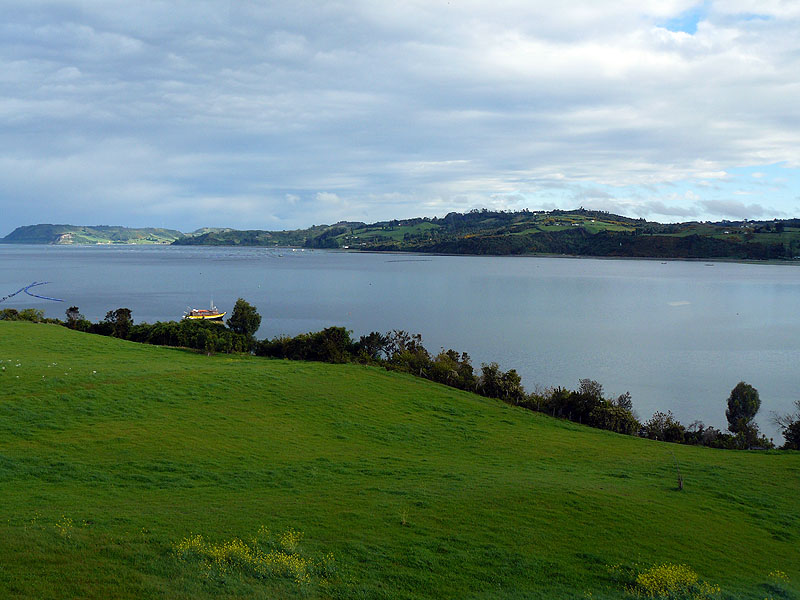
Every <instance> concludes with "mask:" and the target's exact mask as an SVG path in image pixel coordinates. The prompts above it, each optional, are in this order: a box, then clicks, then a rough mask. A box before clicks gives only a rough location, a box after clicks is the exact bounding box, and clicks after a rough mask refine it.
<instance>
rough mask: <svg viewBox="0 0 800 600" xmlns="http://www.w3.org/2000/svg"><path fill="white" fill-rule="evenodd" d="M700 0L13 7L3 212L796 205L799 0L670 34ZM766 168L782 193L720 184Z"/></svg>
mask: <svg viewBox="0 0 800 600" xmlns="http://www.w3.org/2000/svg"><path fill="white" fill-rule="evenodd" d="M696 5H697V2H695V1H693V0H671V1H662V0H646V1H641V0H640V1H634V0H624V1H621V2H616V3H598V2H595V1H590V0H571V1H569V2H565V3H562V5H560V6H559V7H558V8H554V7H553V4H552V3H545V2H532V1H530V0H525V1H523V0H519V1H512V0H509V1H499V2H494V3H491V4H487V3H485V2H480V1H478V0H469V1H462V2H458V3H448V2H444V1H433V2H430V1H429V2H422V1H413V2H404V3H394V2H380V1H375V0H370V1H367V0H363V1H360V2H353V3H345V4H342V3H335V2H314V3H305V2H299V3H291V4H285V3H278V2H267V3H261V2H254V1H247V0H242V1H240V2H235V3H229V4H220V3H196V2H187V1H176V2H172V3H158V2H153V3H143V4H142V3H139V4H136V5H130V6H127V5H119V4H108V3H105V2H98V1H90V0H73V1H65V2H62V3H59V4H58V5H54V4H51V3H49V2H44V1H41V2H39V1H36V0H31V1H30V2H26V3H20V4H17V5H11V6H7V7H6V11H5V12H6V13H7V14H5V15H4V20H3V23H2V24H0V98H2V100H0V124H2V127H0V177H3V181H4V182H6V185H5V187H6V188H7V189H8V190H11V191H13V192H14V193H15V194H18V196H16V197H18V198H20V197H21V198H25V200H26V203H27V205H28V206H30V209H29V210H28V211H27V212H26V211H25V210H22V209H18V208H17V209H15V211H14V219H15V221H14V222H13V223H8V222H6V223H5V224H6V227H7V228H13V227H14V226H16V225H22V224H27V223H30V222H34V221H36V220H42V218H43V215H48V214H52V213H57V212H58V210H59V209H58V206H59V204H61V203H63V202H64V201H65V199H66V200H68V201H69V202H70V203H71V205H72V206H74V207H78V206H85V211H86V213H91V210H93V209H94V208H96V207H97V206H98V202H100V204H101V205H103V206H107V207H108V210H109V211H112V210H117V211H118V213H117V214H118V215H119V221H120V222H125V220H126V218H127V217H126V216H125V215H126V214H127V211H129V210H130V204H129V199H130V198H131V197H133V196H135V195H136V194H137V193H138V194H139V196H140V203H141V204H145V205H147V204H149V203H152V206H153V209H152V211H153V213H154V214H155V213H156V212H159V211H160V213H159V214H162V215H165V214H166V212H165V209H164V207H165V206H179V205H181V203H182V202H184V201H185V199H187V198H192V197H197V198H208V199H211V201H210V202H208V203H206V202H198V203H197V206H208V207H211V206H212V205H213V204H214V203H215V202H222V203H223V204H227V205H230V206H231V207H232V208H231V210H232V211H233V210H234V207H236V208H235V211H236V217H235V219H232V220H236V221H237V223H241V224H246V223H247V220H248V214H250V216H251V218H252V219H253V222H257V221H258V222H261V221H263V218H262V217H263V215H264V214H269V215H272V217H270V218H274V219H275V222H276V224H280V225H281V226H283V225H287V224H289V225H290V226H305V225H308V224H309V222H311V221H313V222H320V220H321V219H320V217H322V216H325V218H326V219H327V220H338V219H339V218H351V217H354V216H357V217H358V218H361V219H364V220H375V219H380V218H391V217H394V216H413V215H415V214H430V211H446V210H450V209H453V210H468V209H470V208H472V207H473V206H472V205H475V206H487V207H488V206H492V207H499V206H506V207H511V208H515V207H517V206H519V207H522V206H521V205H520V202H521V200H520V199H527V200H528V201H529V202H531V203H534V202H535V203H537V204H538V206H555V205H558V206H560V207H562V208H569V206H562V205H563V204H564V203H567V202H579V201H581V200H586V201H587V202H588V201H590V200H591V202H594V203H597V205H598V206H599V205H601V204H602V205H604V206H609V207H616V208H617V209H619V210H622V211H624V210H628V211H634V212H635V211H638V212H637V213H636V214H656V215H661V216H663V217H665V218H670V217H675V218H682V217H684V216H690V215H691V216H695V215H698V216H699V217H703V216H713V215H714V214H718V213H719V211H722V210H723V208H724V207H723V206H722V205H720V204H716V203H719V202H725V201H727V199H729V198H730V197H731V196H733V195H734V194H735V193H736V192H737V191H744V192H745V193H748V194H756V195H757V194H765V195H766V196H765V197H764V198H763V199H758V201H757V202H754V203H750V204H747V205H742V206H728V207H727V208H725V210H733V211H734V213H736V214H744V212H746V211H756V212H755V213H753V212H751V213H749V214H748V217H754V216H758V214H756V213H758V211H761V212H760V213H759V214H761V215H764V216H768V215H769V214H771V213H768V211H770V210H775V211H783V212H784V213H792V212H793V211H794V210H796V200H795V198H796V196H797V187H796V186H797V180H798V178H797V170H798V169H800V152H798V148H800V117H798V113H797V110H796V106H797V104H798V101H800V85H799V84H798V83H797V76H796V74H797V73H798V72H800V39H798V36H797V35H796V32H797V30H798V27H799V26H800V5H798V3H790V2H781V1H780V0H770V1H764V0H759V1H758V2H755V1H753V2H749V1H745V0H733V1H726V2H721V1H719V2H709V3H707V5H706V8H707V10H706V11H705V14H704V15H702V17H701V20H700V22H699V23H698V25H697V31H696V32H695V33H694V34H689V33H686V32H682V31H669V30H668V29H667V28H666V27H665V26H664V23H665V22H667V21H668V20H669V19H672V18H674V17H676V16H678V15H681V14H682V13H684V11H687V10H690V9H693V8H695V7H696ZM776 163H780V164H782V165H783V167H784V168H785V169H786V171H787V173H788V176H787V182H786V183H785V184H783V186H782V187H780V186H772V187H770V188H767V187H762V188H758V190H757V189H756V188H755V187H748V186H744V185H743V184H741V182H738V183H737V182H735V181H733V179H732V178H731V177H730V176H729V173H730V172H731V171H732V170H734V169H736V168H737V167H744V166H754V167H758V170H757V171H756V172H755V173H754V174H752V175H750V176H749V177H747V179H749V181H750V182H752V184H755V183H757V181H758V179H759V178H758V177H757V174H758V173H760V172H764V170H763V169H762V167H764V166H767V165H774V164H776ZM767 179H769V178H764V180H767ZM670 186H678V187H680V188H681V191H680V192H679V193H678V195H677V196H675V195H671V194H674V191H672V190H670ZM737 186H738V187H737ZM687 187H688V188H691V190H692V193H693V194H695V196H694V197H692V196H691V195H687V194H686V193H685V192H686V191H687V190H686V189H683V188H687ZM126 190H127V191H126ZM136 190H138V192H136ZM754 198H755V196H754ZM98 199H102V200H98ZM0 202H8V200H0ZM266 206H268V207H270V208H269V210H265V207H266ZM159 207H160V208H159ZM272 207H276V208H274V209H273V208H272ZM763 207H772V208H763ZM217 208H218V207H217ZM531 208H533V206H531ZM337 210H338V211H341V214H338V213H336V211H337ZM248 211H252V212H251V213H248ZM392 211H394V212H392ZM705 211H708V212H705ZM714 211H716V212H714ZM765 211H766V212H765ZM139 212H140V213H145V214H146V213H147V209H143V210H140V211H139ZM8 214H10V213H8ZM73 214H74V213H73ZM130 214H131V215H133V213H130ZM720 214H721V213H720ZM135 218H138V217H136V216H135V215H134V216H131V220H134V219H135ZM164 218H167V217H164ZM169 218H170V219H174V221H173V222H172V225H173V226H175V227H178V228H184V227H187V225H185V224H184V223H182V222H180V219H182V218H185V215H182V214H181V213H180V211H175V212H174V213H173V216H171V217H169ZM196 219H197V220H198V221H199V222H193V223H189V224H188V227H195V226H199V225H215V224H217V222H216V221H217V219H219V211H218V210H217V209H212V208H208V209H207V210H206V211H205V212H202V211H201V212H199V213H197V217H196ZM45 220H52V219H45ZM266 226H268V224H267V225H266ZM9 230H10V229H9ZM4 233H7V232H5V231H2V232H0V235H2V234H4Z"/></svg>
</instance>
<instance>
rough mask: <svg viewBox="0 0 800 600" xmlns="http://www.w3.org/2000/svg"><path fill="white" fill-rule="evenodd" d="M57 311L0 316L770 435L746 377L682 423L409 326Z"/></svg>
mask: <svg viewBox="0 0 800 600" xmlns="http://www.w3.org/2000/svg"><path fill="white" fill-rule="evenodd" d="M66 317H67V318H66V320H64V321H60V320H58V319H47V318H45V317H44V313H43V311H40V310H36V309H24V310H22V311H17V310H16V309H3V310H0V320H7V321H30V322H35V323H42V322H44V323H54V324H59V325H63V326H65V327H68V328H70V329H74V330H77V331H82V332H86V333H93V334H99V335H104V336H111V337H116V338H120V339H125V340H129V341H133V342H138V343H145V344H152V345H158V346H170V347H182V348H190V349H193V350H197V351H200V352H204V353H206V354H208V355H211V354H214V353H226V354H235V353H247V354H254V355H256V356H263V357H270V358H283V359H288V360H297V361H313V362H325V363H334V364H337V363H338V364H342V363H356V364H362V365H371V366H378V367H382V368H384V369H386V370H388V371H398V372H403V373H408V374H411V375H414V376H415V377H420V378H423V379H427V380H430V381H434V382H436V383H440V384H443V385H446V386H448V387H453V388H456V389H459V390H463V391H467V392H472V393H475V394H478V395H480V396H484V397H487V398H495V399H499V400H501V401H503V402H505V403H507V404H510V405H512V406H517V407H521V408H524V409H527V410H531V411H535V412H540V413H544V414H547V415H550V416H552V417H554V418H559V419H566V420H568V421H572V422H574V423H578V424H581V425H587V426H589V427H594V428H597V429H604V430H608V431H613V432H615V433H621V434H624V435H630V436H638V437H645V438H649V439H653V440H659V441H664V442H671V443H678V444H689V445H698V446H708V447H713V448H723V449H735V450H751V449H760V450H767V449H772V448H775V445H774V443H773V441H772V440H770V439H768V438H767V437H766V436H764V435H763V434H762V433H761V432H760V431H759V428H758V425H757V423H756V421H755V416H756V414H757V412H758V410H759V408H760V400H759V398H758V392H757V391H756V390H755V389H754V388H752V387H751V386H749V385H748V384H746V383H745V382H739V383H738V384H737V385H736V387H734V389H733V390H732V391H731V396H730V397H729V398H728V404H727V405H728V410H727V411H726V417H727V419H728V423H729V427H728V432H727V433H726V432H724V431H721V430H719V429H717V428H715V427H712V426H706V425H705V424H704V423H702V422H700V421H694V422H693V423H691V424H690V425H688V426H686V425H684V424H682V423H681V422H680V421H678V420H677V419H676V418H675V416H674V415H673V414H672V412H671V411H667V412H661V411H656V412H655V413H654V414H653V416H652V417H651V418H650V419H648V420H646V421H643V420H640V418H639V416H638V415H637V414H636V412H635V411H634V407H633V401H632V399H631V395H630V394H629V393H625V394H622V395H620V396H618V397H616V398H607V397H605V396H604V394H603V386H602V385H601V384H600V383H598V382H597V381H594V380H592V379H589V378H585V379H581V380H580V381H579V385H578V389H577V390H569V389H566V388H562V387H549V388H544V389H537V390H534V391H533V392H530V393H529V392H527V391H526V390H525V388H524V386H523V385H522V379H521V377H520V376H519V374H518V373H517V371H516V370H515V369H510V370H508V371H503V370H502V369H501V368H500V366H499V365H498V364H497V363H496V362H491V363H488V364H485V363H484V364H482V365H481V368H480V371H479V372H476V370H475V369H474V367H473V365H472V362H471V359H470V356H469V355H468V354H467V353H466V352H461V353H459V352H457V351H456V350H453V349H447V350H445V349H444V348H442V349H441V351H440V352H439V353H437V354H432V353H431V352H429V351H428V350H427V349H426V348H425V347H424V346H423V344H422V336H421V334H418V333H417V334H411V333H409V332H406V331H402V330H391V331H389V332H387V333H385V334H383V333H380V332H375V331H374V332H371V333H370V334H368V335H362V336H361V337H360V338H359V339H358V340H354V339H352V338H351V332H350V331H348V330H347V329H345V328H344V327H328V328H326V329H323V330H322V331H318V332H309V333H305V334H300V335H297V336H294V337H289V336H278V337H276V338H273V339H263V340H257V339H256V338H255V332H256V331H257V330H258V328H259V326H260V323H261V316H260V315H259V314H258V312H257V310H256V308H255V307H254V306H252V305H251V304H249V303H248V302H247V301H245V300H244V299H242V298H239V299H238V300H237V302H236V305H235V307H234V309H233V312H232V314H231V317H230V318H229V319H228V320H227V321H226V323H227V326H226V325H225V324H223V323H221V322H203V321H190V320H185V319H184V320H182V321H179V322H176V321H166V322H156V323H153V324H149V323H139V324H134V321H133V316H132V314H131V311H130V309H127V308H119V309H116V310H113V311H109V312H108V313H107V314H106V316H105V318H104V319H103V320H102V321H100V322H98V323H92V322H90V321H88V320H86V319H85V318H84V317H83V315H82V314H80V310H79V308H78V307H76V306H73V307H70V308H69V309H68V310H67V311H66ZM742 390H745V391H744V392H742ZM743 398H744V399H743ZM720 400H721V401H722V400H723V399H720ZM796 404H797V410H798V412H797V413H794V414H788V415H776V416H773V421H774V422H775V424H776V425H778V426H779V427H780V429H781V432H782V435H783V436H784V439H785V443H784V445H783V446H782V448H783V449H787V450H798V449H800V400H798V401H797V403H796ZM720 406H722V404H720ZM743 407H744V408H743Z"/></svg>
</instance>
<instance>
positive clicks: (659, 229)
mask: <svg viewBox="0 0 800 600" xmlns="http://www.w3.org/2000/svg"><path fill="white" fill-rule="evenodd" d="M173 243H174V244H180V245H228V246H280V245H291V246H301V247H305V248H343V249H348V250H369V251H404V252H429V253H444V254H470V255H521V254H565V255H575V256H607V257H629V258H676V259H703V258H725V259H732V260H785V259H795V258H797V257H800V219H783V220H773V221H719V222H695V221H692V222H686V223H668V224H663V223H657V222H652V221H645V220H644V219H633V218H630V217H625V216H622V215H615V214H611V213H608V212H604V211H593V210H586V209H583V208H579V209H577V210H570V211H565V210H553V211H549V212H545V211H529V210H522V211H490V210H486V209H484V210H477V209H476V210H472V211H470V212H467V213H449V214H448V215H446V216H444V217H441V218H438V217H434V218H427V217H421V218H413V219H401V220H398V219H395V220H391V221H380V222H377V223H371V224H367V223H361V222H348V221H342V222H339V223H335V224H333V225H315V226H313V227H310V228H307V229H298V230H293V231H272V232H271V231H259V230H248V231H237V230H232V229H227V230H215V231H208V232H206V233H203V234H202V235H189V236H186V237H183V238H181V239H179V240H176V241H175V242H173Z"/></svg>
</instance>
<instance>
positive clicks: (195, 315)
mask: <svg viewBox="0 0 800 600" xmlns="http://www.w3.org/2000/svg"><path fill="white" fill-rule="evenodd" d="M226 314H227V313H225V312H220V311H218V310H217V307H216V306H214V304H213V303H212V304H211V308H210V309H206V308H192V309H190V310H189V312H187V313H186V314H184V315H183V318H184V319H192V320H196V321H222V317H224V316H225V315H226Z"/></svg>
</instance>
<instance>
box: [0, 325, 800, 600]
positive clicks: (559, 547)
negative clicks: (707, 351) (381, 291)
mask: <svg viewBox="0 0 800 600" xmlns="http://www.w3.org/2000/svg"><path fill="white" fill-rule="evenodd" d="M0 360H2V361H3V362H2V363H0V365H2V367H4V370H0V517H2V518H1V519H0V597H2V598H104V599H107V598H165V599H166V598H170V599H175V598H187V599H188V598H193V599H194V598H295V597H296V598H301V597H306V598H308V597H311V598H327V597H332V598H408V599H411V598H498V599H499V598H588V597H591V598H624V597H630V596H629V595H628V592H627V591H626V585H627V586H629V585H631V584H632V582H631V580H630V577H629V576H628V575H626V573H629V572H632V571H635V570H637V569H638V570H639V571H641V570H644V569H646V568H648V567H650V566H653V565H659V564H663V563H674V564H685V565H688V566H689V567H691V568H692V569H693V570H694V571H696V572H697V574H698V575H699V576H700V578H701V579H702V580H703V581H706V582H709V583H711V584H715V585H719V586H720V588H721V592H720V594H718V595H717V597H720V598H752V599H759V600H760V599H763V598H774V599H778V598H799V597H800V550H798V547H799V546H800V533H799V532H800V501H798V490H800V454H799V453H795V452H771V453H763V452H759V453H756V452H725V451H716V450H711V449H705V448H693V447H683V446H676V445H666V444H662V443H658V442H652V441H649V440H641V439H635V438H630V437H624V436H619V435H615V434H611V433H607V432H603V431H598V430H591V429H587V428H583V427H580V426H578V425H574V424H570V423H566V422H561V421H557V420H553V419H550V418H548V417H545V416H543V415H540V414H535V413H531V412H527V411H524V410H521V409H516V408H512V407H509V406H506V405H503V404H501V403H498V402H496V401H493V400H489V399H486V398H481V397H478V396H474V395H471V394H467V393H462V392H459V391H457V390H452V389H449V388H446V387H442V386H438V385H435V384H432V383H430V382H427V381H423V380H420V379H415V378H413V377H410V376H406V375H401V374H393V373H388V372H385V371H383V370H380V369H375V368H368V367H361V366H358V365H327V364H315V363H299V362H287V361H277V360H267V359H261V358H255V357H248V356H234V357H231V356H227V355H226V356H212V357H208V356H205V355H199V354H194V353H190V352H187V351H182V350H177V349H169V348H158V347H152V346H144V345H137V344H134V343H129V342H122V341H119V340H115V339H111V338H103V337H99V336H92V335H88V334H80V333H76V332H72V331H69V330H67V329H64V328H61V327H58V326H52V325H34V324H29V323H9V322H0ZM672 452H674V455H675V457H676V458H677V461H678V463H679V465H680V468H681V471H682V473H683V476H684V479H685V489H684V490H683V491H677V489H676V477H675V467H674V463H673V456H672V454H671V453H672ZM262 526H263V527H266V528H268V529H269V530H270V531H271V532H273V533H271V534H269V535H267V534H266V533H264V531H263V530H262V532H261V533H258V531H259V528H260V527H262ZM291 530H296V531H300V532H302V533H303V538H302V540H300V542H299V545H298V544H297V543H296V542H297V536H296V535H294V534H293V533H291ZM287 531H288V532H290V534H289V535H288V536H287V535H286V532H287ZM196 534H200V535H202V536H203V540H204V542H203V543H200V542H199V541H197V538H194V539H195V542H191V541H190V542H186V541H185V540H186V539H187V538H189V537H190V536H191V535H196ZM281 536H282V538H281ZM236 540H241V541H240V542H237V541H236ZM181 541H184V544H183V546H182V547H179V544H180V543H181ZM224 543H227V545H225V546H223V544H224ZM192 544H194V546H192ZM190 547H192V548H194V550H192V548H190ZM187 548H189V550H187ZM258 549H261V550H260V552H261V553H260V554H259V550H258ZM270 552H271V554H270ZM328 555H332V556H333V562H331V560H330V558H329V557H328V558H325V557H326V556H328ZM259 561H261V562H259ZM270 561H272V562H270ZM281 561H283V562H281ZM304 561H305V562H304ZM264 565H267V566H269V565H272V566H271V567H269V568H267V567H264ZM275 565H277V566H275ZM281 565H283V566H281Z"/></svg>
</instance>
